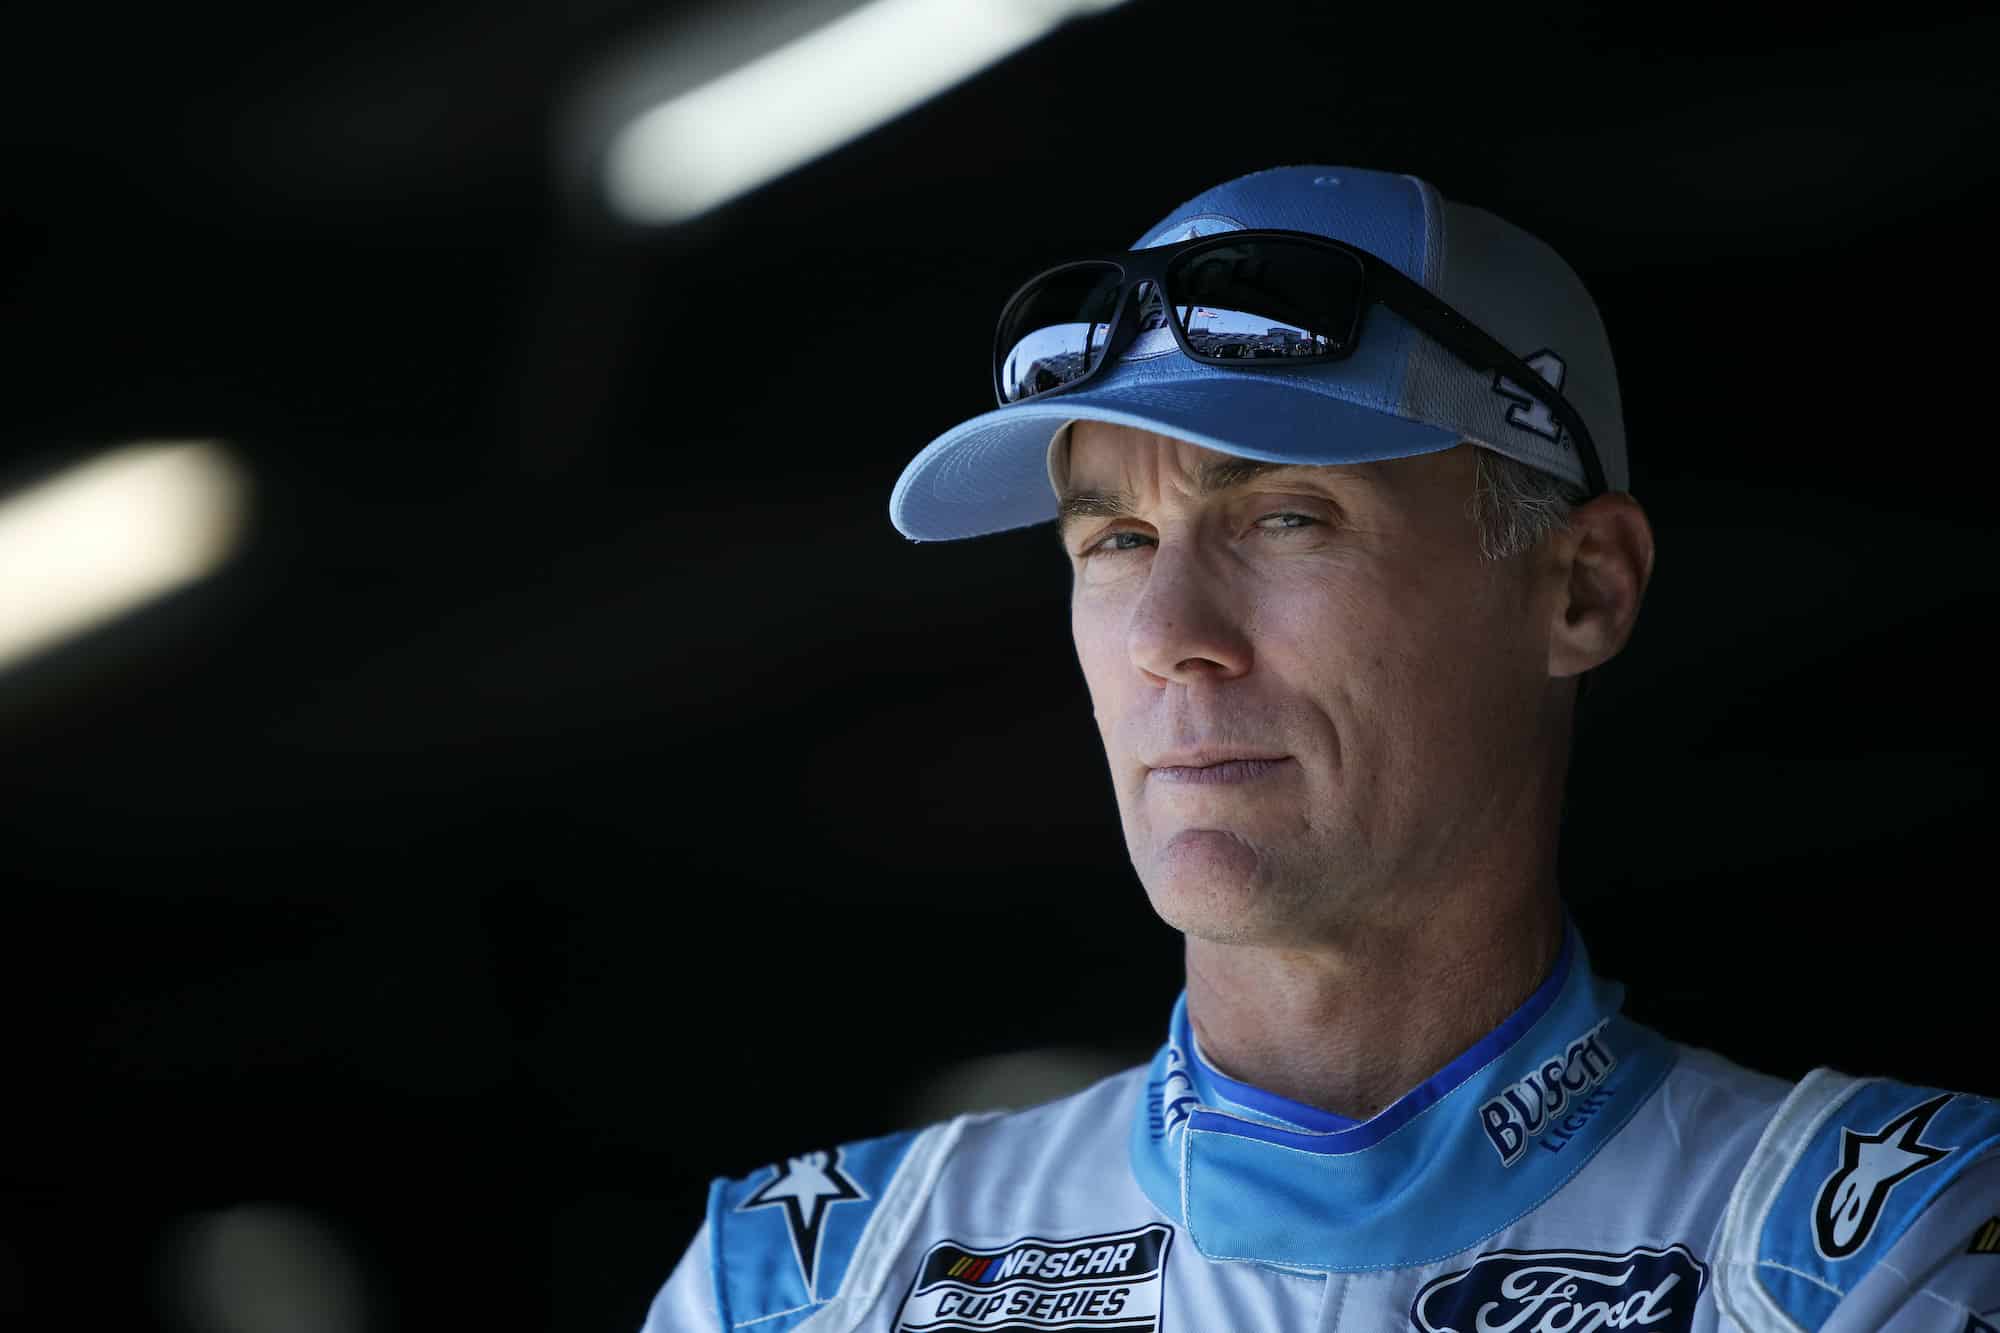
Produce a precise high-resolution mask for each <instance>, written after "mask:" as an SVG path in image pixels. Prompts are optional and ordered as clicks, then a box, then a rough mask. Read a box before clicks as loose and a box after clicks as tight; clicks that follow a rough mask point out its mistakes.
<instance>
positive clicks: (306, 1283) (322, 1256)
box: [163, 1203, 371, 1333]
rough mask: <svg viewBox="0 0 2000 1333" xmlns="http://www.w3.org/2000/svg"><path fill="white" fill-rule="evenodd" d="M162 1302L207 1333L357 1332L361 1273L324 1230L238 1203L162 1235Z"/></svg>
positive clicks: (286, 1210) (305, 1218) (292, 1214)
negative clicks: (164, 1240) (165, 1237)
mask: <svg viewBox="0 0 2000 1333" xmlns="http://www.w3.org/2000/svg"><path fill="white" fill-rule="evenodd" d="M163 1259H164V1264H163V1267H164V1270H165V1271H164V1274H163V1276H164V1277H165V1279H166V1292H165V1295H166V1297H167V1299H168V1301H169V1302H170V1304H171V1305H172V1306H173V1307H174V1308H173V1313H174V1314H176V1315H178V1316H179V1321H178V1322H181V1323H184V1324H186V1325H188V1326H190V1327H193V1328H199V1329H212V1330H215V1333H365V1330H366V1329H367V1327H368V1325H369V1323H370V1320H369V1318H368V1311H369V1308H370V1304H371V1302H370V1297H369V1291H368V1283H367V1279H366V1274H365V1273H364V1272H363V1271H362V1267H361V1265H360V1263H359V1262H357V1260H356V1258H355V1256H354V1255H353V1254H352V1253H350V1252H349V1250H348V1247H347V1246H346V1245H345V1244H343V1243H342V1241H341V1239H340V1237H339V1236H338V1235H336V1234H335V1233H334V1231H333V1229H332V1228H330V1227H328V1226H327V1225H326V1224H325V1223H324V1222H322V1221H320V1220H319V1219H318V1218H316V1217H313V1216H312V1215H311V1214H309V1213H305V1212H302V1211H300V1210H299V1209H297V1208H291V1207H286V1206H284V1205H281V1204H266V1203H246V1204H239V1205H237V1206H236V1207H234V1208H228V1209H224V1210H223V1211H221V1212H216V1213H204V1214H201V1215H199V1216H196V1217H190V1218H186V1219H184V1220H182V1221H181V1222H180V1224H179V1225H178V1226H176V1227H175V1228H174V1230H173V1231H172V1232H171V1233H170V1234H169V1236H168V1241H167V1246H166V1252H165V1254H164V1256H163Z"/></svg>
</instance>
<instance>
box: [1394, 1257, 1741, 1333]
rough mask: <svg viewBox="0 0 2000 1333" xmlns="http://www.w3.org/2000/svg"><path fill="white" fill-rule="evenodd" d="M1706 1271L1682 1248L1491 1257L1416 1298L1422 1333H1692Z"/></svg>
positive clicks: (1413, 1316) (1414, 1318)
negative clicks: (1605, 1332)
mask: <svg viewBox="0 0 2000 1333" xmlns="http://www.w3.org/2000/svg"><path fill="white" fill-rule="evenodd" d="M1707 1281H1708V1267H1707V1265H1705V1264H1703V1263H1702V1262H1701V1260H1699V1259H1697V1258H1695V1257H1694V1255H1693V1254H1692V1253H1691V1252H1690V1251H1689V1250H1688V1247H1687V1246H1685V1245H1670V1246H1668V1247H1667V1248H1666V1249H1664V1250H1653V1249H1635V1250H1627V1251H1625V1253H1623V1254H1598V1253H1595V1252H1593V1251H1590V1250H1494V1251H1493V1252H1492V1253H1490V1254H1482V1255H1480V1256H1479V1258H1478V1259H1476V1260H1475V1261H1474V1262H1473V1265H1472V1267H1470V1268H1468V1269H1465V1270H1463V1271H1462V1272H1457V1273H1448V1274H1446V1275H1445V1276H1444V1277H1441V1278H1439V1279H1437V1281H1435V1282H1432V1283H1430V1284H1429V1285H1428V1286H1426V1287H1425V1288H1424V1289H1423V1290H1422V1291H1420V1292H1418V1293H1417V1300H1416V1304H1414V1305H1412V1306H1411V1307H1410V1320H1411V1322H1412V1323H1414V1324H1415V1325H1416V1326H1417V1327H1418V1328H1420V1329H1422V1330H1424V1333H1598V1330H1600V1329H1613V1328H1643V1329H1646V1330H1648V1333H1688V1330H1689V1329H1691V1328H1693V1327H1694V1304H1695V1301H1696V1300H1697V1299H1698V1298H1699V1297H1700V1296H1701V1289H1702V1287H1703V1285H1705V1284H1706V1282H1707Z"/></svg>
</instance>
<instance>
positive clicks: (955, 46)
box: [605, 0, 1124, 222]
mask: <svg viewBox="0 0 2000 1333" xmlns="http://www.w3.org/2000/svg"><path fill="white" fill-rule="evenodd" d="M1122 3H1124V0H870V3H867V4H864V5H862V6H860V7H859V8H857V9H854V10H851V11H849V12H848V13H846V14H844V15H842V16H841V17H840V18H838V19H835V20H834V21H832V22H831V23H828V24H826V25H825V26H824V27H821V28H818V29H815V30H814V31H812V32H809V33H807V34H806V35H805V36H803V37H800V38H797V39H795V40H793V41H791V42H788V43H786V44H785V45H783V46H780V47H778V48H777V49H776V50H773V51H771V52H768V53H767V54H765V55H763V56H761V57H759V58H757V59H755V60H753V61H751V62H750V63H748V64H746V65H742V66H740V67H738V68H736V69H734V70H732V71H730V72H729V73H727V74H724V75H722V76H720V77H719V78H716V79H714V80H712V81H710V82H708V83H705V84H702V85H701V86H699V87H696V88H694V89H692V90H690V91H688V92H686V93H683V94H681V95H680V96H678V97H674V98H672V99H671V100H669V101H666V102H663V103H661V104H660V105H658V106H655V107H653V108H652V109H650V110H648V111H645V112H643V113H641V114H640V115H639V116H637V117H636V118H634V119H633V120H632V121H631V123H629V124H628V125H626V126H625V127H624V128H623V129H622V130H620V131H619V132H618V133H617V135H616V136H615V137H614V138H613V140H612V142H611V147H610V151H609V154H608V156H607V159H606V162H605V188H606V192H607V194H608V195H609V197H610V201H611V206H612V207H613V208H614V209H615V210H616V211H617V212H618V213H620V214H622V215H623V216H624V217H626V218H628V219H630V220H632V221H634V222H678V221H681V220H683V219H686V218H690V217H693V216H694V215H696V214H698V213H701V212H704V211H706V210H708V209H710V208H713V207H715V206H716V205H717V204H720V203H722V202H724V201H725V200H728V199H731V198H734V197H735V196H737V195H739V194H743V193H746V192H747V191H749V190H752V189H755V188H756V187H757V186H759V185H762V184H763V183H764V182H766V181H768V180H770V179H772V178H773V177H776V176H779V175H782V174H783V173H785V172H787V171H790V170H792V169H793V168H794V167H799V166H803V165H804V164H805V163H807V162H810V161H811V160H813V159H814V158H816V157H819V156H820V155H821V154H823V153H827V152H830V151H831V150H833V149H835V148H838V147H839V146H840V145H842V144H844V143H847V142H848V141H849V140H852V139H855V138H858V137H860V136H861V135H863V134H865V133H867V132H868V131H869V130H871V129H874V128H875V127H876V126H878V125H881V124H883V123H884V122H886V121H889V120H893V119H894V118H895V117H897V116H899V115H901V114H902V113H903V112H905V111H908V110H910V109H911V108H912V107H915V106H917V105H918V104H920V103H922V102H924V101H926V100H928V99H929V98H931V97H934V96H936V95H937V94H939V93H941V92H943V91H944V90H945V89H947V88H950V87H952V86H953V85H955V84H957V83H959V82H961V81H963V80H965V79H968V78H970V77H971V76H972V75H974V74H976V73H978V72H979V71H980V70H981V69H984V68H985V67H986V66H988V65H991V64H993V63H995V62H997V61H999V60H1002V59H1004V58H1005V57H1007V56H1008V55H1011V54H1012V53H1013V52H1015V51H1017V50H1019V49H1020V48H1022V47H1024V46H1026V45H1028V44H1029V43H1030V42H1033V41H1034V40H1036V39H1037V38H1039V37H1041V36H1043V35H1044V34H1046V33H1047V32H1049V31H1050V30H1052V29H1054V28H1055V27H1057V26H1059V25H1060V24H1061V23H1062V22H1063V21H1064V20H1066V19H1068V18H1069V17H1071V16H1072V15H1073V14H1079V13H1088V12H1094V11H1097V10H1104V9H1110V8H1112V7H1114V6H1115V5H1118V4H1122Z"/></svg>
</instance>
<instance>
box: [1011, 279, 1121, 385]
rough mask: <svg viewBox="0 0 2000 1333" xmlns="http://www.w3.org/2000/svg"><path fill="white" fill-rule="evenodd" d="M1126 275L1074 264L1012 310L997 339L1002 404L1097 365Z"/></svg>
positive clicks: (1046, 280)
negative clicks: (1120, 287)
mask: <svg viewBox="0 0 2000 1333" xmlns="http://www.w3.org/2000/svg"><path fill="white" fill-rule="evenodd" d="M1123 277H1124V274H1123V272H1122V271H1121V270H1120V269H1119V268H1118V266H1117V265H1115V264H1074V265H1071V266H1070V267H1068V268H1065V269H1062V270H1060V271H1058V272H1055V273H1052V274H1050V275H1049V276H1048V277H1046V278H1044V279H1043V280H1042V281H1041V282H1040V283H1039V284H1038V285H1037V286H1036V287H1035V288H1034V290H1033V291H1030V292H1027V293H1025V294H1024V295H1023V296H1022V298H1021V299H1020V300H1018V301H1016V302H1015V303H1014V304H1013V306H1012V307H1010V308H1009V310H1008V312H1007V315H1006V317H1005V319H1004V320H1003V321H1002V322H1001V327H1000V336H999V338H998V340H997V345H998V347H999V349H1000V401H1001V402H1003V403H1013V402H1018V401H1020V400H1021V399H1023V398H1032V397H1034V396H1035V395H1036V394H1038V393H1047V392H1048V391H1049V390H1050V389H1057V388H1061V387H1062V386H1063V385H1065V384H1068V383H1070V382H1071V381H1073V380H1076V379H1080V378H1082V377H1083V376H1084V375H1087V374H1089V373H1090V372H1091V371H1092V370H1093V369H1095V368H1096V365H1097V362H1098V360H1099V358H1101V357H1102V356H1103V355H1104V345H1105V343H1107V342H1108V341H1110V338H1111V317H1112V315H1113V314H1114V313H1116V311H1117V307H1118V290H1119V285H1120V282H1121V280H1122V279H1123Z"/></svg>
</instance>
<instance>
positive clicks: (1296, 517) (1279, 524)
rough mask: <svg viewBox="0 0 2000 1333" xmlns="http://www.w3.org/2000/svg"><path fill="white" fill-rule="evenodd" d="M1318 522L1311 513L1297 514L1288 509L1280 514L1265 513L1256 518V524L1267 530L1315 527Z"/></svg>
mask: <svg viewBox="0 0 2000 1333" xmlns="http://www.w3.org/2000/svg"><path fill="white" fill-rule="evenodd" d="M1318 524H1319V520H1318V519H1316V518H1314V517H1313V516H1312V515H1311V514H1298V513H1292V512H1290V511H1287V512H1285V513H1282V514H1266V515H1264V517H1262V518H1260V519H1258V520H1257V526H1258V527H1260V528H1263V529H1264V530H1265V531H1267V532H1287V531H1291V530H1293V529H1296V528H1310V527H1316V526H1318Z"/></svg>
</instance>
